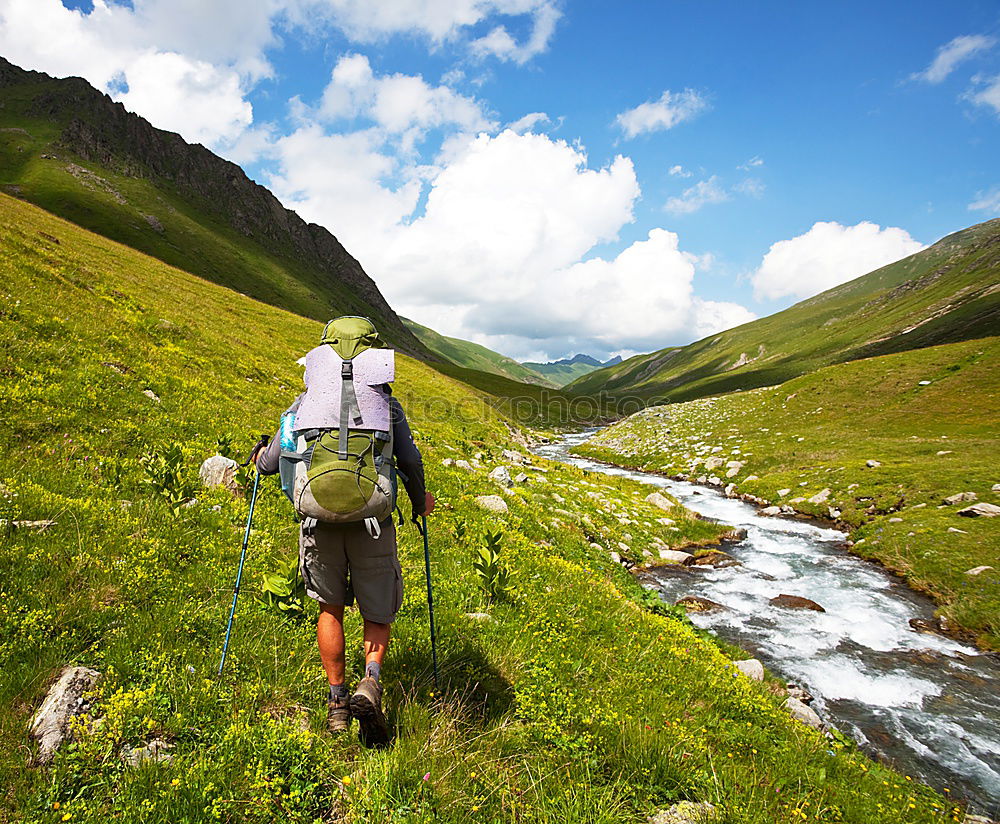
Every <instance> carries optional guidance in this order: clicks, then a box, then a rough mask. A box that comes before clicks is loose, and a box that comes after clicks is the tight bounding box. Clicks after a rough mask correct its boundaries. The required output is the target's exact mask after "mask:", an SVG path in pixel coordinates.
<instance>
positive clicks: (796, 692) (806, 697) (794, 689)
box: [785, 683, 813, 704]
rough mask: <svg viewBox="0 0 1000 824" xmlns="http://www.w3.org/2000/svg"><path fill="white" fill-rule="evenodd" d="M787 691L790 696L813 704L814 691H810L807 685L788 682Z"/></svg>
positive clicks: (804, 702)
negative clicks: (802, 685)
mask: <svg viewBox="0 0 1000 824" xmlns="http://www.w3.org/2000/svg"><path fill="white" fill-rule="evenodd" d="M785 692H786V694H787V695H788V697H789V698H794V699H796V700H798V701H801V702H802V703H803V704H811V703H812V701H813V697H812V693H810V692H809V690H807V689H806V688H805V687H800V686H799V685H798V684H791V683H790V684H787V685H786V686H785Z"/></svg>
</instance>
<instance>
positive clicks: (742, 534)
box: [719, 526, 747, 544]
mask: <svg viewBox="0 0 1000 824" xmlns="http://www.w3.org/2000/svg"><path fill="white" fill-rule="evenodd" d="M746 538H747V531H746V530H745V529H743V527H740V526H735V527H733V528H732V529H727V530H726V531H725V532H723V533H722V534H721V535H720V536H719V540H720V541H721V542H722V543H725V544H738V543H739V542H740V541H745V540H746Z"/></svg>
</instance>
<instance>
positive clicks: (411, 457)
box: [389, 398, 434, 515]
mask: <svg viewBox="0 0 1000 824" xmlns="http://www.w3.org/2000/svg"><path fill="white" fill-rule="evenodd" d="M389 407H390V412H391V415H392V442H393V447H392V454H393V457H394V458H395V460H396V467H397V468H398V469H399V473H400V477H402V479H403V486H404V487H405V489H406V494H407V496H408V497H409V499H410V506H412V507H413V514H414V515H429V514H430V511H431V510H432V509H433V508H434V496H433V495H431V494H430V493H429V492H428V491H427V488H426V486H425V485H424V462H423V458H422V457H421V456H420V450H419V449H417V445H416V444H415V443H414V442H413V433H412V432H411V431H410V424H409V423H408V422H407V420H406V413H405V412H404V411H403V407H402V405H401V404H400V403H399V401H398V400H396V399H395V398H390V400H389Z"/></svg>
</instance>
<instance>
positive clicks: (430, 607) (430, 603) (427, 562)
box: [413, 514, 438, 690]
mask: <svg viewBox="0 0 1000 824" xmlns="http://www.w3.org/2000/svg"><path fill="white" fill-rule="evenodd" d="M420 521H421V522H420V523H418V522H417V516H416V514H414V516H413V523H415V524H416V525H417V529H419V530H420V534H421V535H422V536H423V538H424V572H425V574H426V576H427V612H428V613H429V615H430V619H431V660H432V661H433V662H434V689H435V690H436V689H438V654H437V633H436V632H435V631H434V590H433V588H432V587H431V549H430V543H429V541H428V539H427V516H426V515H421V516H420Z"/></svg>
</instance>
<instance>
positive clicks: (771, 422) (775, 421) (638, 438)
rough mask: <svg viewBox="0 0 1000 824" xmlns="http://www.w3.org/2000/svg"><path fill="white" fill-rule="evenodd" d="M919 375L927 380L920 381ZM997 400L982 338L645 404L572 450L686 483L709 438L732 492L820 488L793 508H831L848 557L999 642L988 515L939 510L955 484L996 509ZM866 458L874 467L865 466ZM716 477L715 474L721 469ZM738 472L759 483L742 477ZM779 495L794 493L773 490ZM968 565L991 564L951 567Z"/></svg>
mask: <svg viewBox="0 0 1000 824" xmlns="http://www.w3.org/2000/svg"><path fill="white" fill-rule="evenodd" d="M925 380H927V381H930V382H931V383H930V384H929V385H927V386H921V385H920V382H921V381H925ZM998 408H1000V339H998V338H987V339H983V340H975V341H967V342H964V343H953V344H946V345H943V346H935V347H929V348H925V349H919V350H916V351H913V352H904V353H900V354H895V355H886V356H882V357H878V358H871V359H866V360H860V361H854V362H851V363H846V364H840V365H837V366H831V367H827V368H826V369H821V370H819V371H817V372H815V373H813V374H810V375H805V376H803V377H800V378H796V379H795V380H791V381H788V382H787V383H785V384H782V385H781V386H777V387H772V388H767V389H758V390H753V391H750V392H743V393H734V394H731V395H725V396H723V397H719V398H710V399H703V400H698V401H691V402H688V403H684V404H672V405H668V406H663V407H653V408H650V409H648V410H646V411H644V412H641V413H639V414H637V415H635V416H633V417H631V418H628V419H626V420H624V421H622V422H620V423H618V424H616V425H615V426H613V427H611V428H609V429H608V430H606V431H604V432H602V433H600V434H599V436H598V437H596V438H595V439H593V440H592V441H590V442H588V443H587V444H585V445H584V446H583V447H582V450H583V451H585V452H587V453H588V454H591V455H594V456H597V457H601V458H605V459H608V460H614V461H616V462H624V463H627V464H631V465H635V466H640V467H643V468H648V469H653V470H656V471H661V472H666V473H668V474H674V473H685V474H687V475H689V476H690V477H695V476H699V475H703V474H706V471H705V469H704V467H703V466H700V467H699V465H693V464H692V461H700V462H701V464H703V463H704V458H706V457H708V456H710V454H711V453H710V450H711V448H712V447H713V446H722V447H723V449H722V451H721V452H719V453H718V454H720V455H724V456H726V460H730V459H735V458H736V457H739V456H738V455H737V456H733V455H731V454H730V452H731V450H732V449H734V448H735V449H738V450H739V451H740V452H741V453H742V454H743V455H745V456H746V457H739V460H742V461H745V465H744V466H743V468H742V469H741V470H740V472H739V474H738V475H737V476H736V477H735V478H733V479H732V480H733V481H735V482H736V484H737V486H738V491H739V492H741V493H748V494H752V495H756V496H758V497H761V498H764V499H767V500H769V501H772V502H776V503H784V502H787V501H789V500H790V499H793V498H800V499H802V498H806V499H807V498H809V497H811V496H813V495H815V494H816V493H817V492H820V491H821V490H822V489H824V488H829V489H830V490H831V495H830V500H829V501H828V502H826V503H823V504H811V503H809V502H808V500H800V501H798V502H795V503H794V504H793V506H795V508H796V509H798V510H799V511H803V512H809V513H811V514H814V515H819V516H822V517H826V516H827V515H828V508H829V507H830V506H834V507H836V508H838V509H841V510H842V515H841V519H842V520H843V521H844V522H845V523H846V524H848V525H849V526H850V527H852V528H853V533H852V538H853V539H854V540H856V541H862V540H863V541H864V542H863V543H858V544H856V545H855V547H854V551H855V552H856V553H858V554H860V555H863V556H864V557H867V558H873V559H876V560H878V561H880V562H882V563H884V564H886V565H887V566H889V567H890V568H892V569H893V570H895V571H897V572H899V573H901V574H903V575H905V576H906V578H907V579H908V580H909V581H910V583H911V584H913V585H914V586H916V587H917V588H919V589H922V590H925V591H926V592H928V593H930V594H932V595H933V596H934V597H935V598H936V599H937V600H938V602H939V603H940V604H941V605H942V608H941V612H942V613H943V614H944V615H946V616H947V617H949V618H951V619H952V620H954V621H956V622H958V623H959V624H961V625H963V626H965V627H967V628H969V629H971V630H973V631H974V632H976V633H977V634H978V635H979V638H980V641H981V642H983V643H984V644H985V645H987V646H989V647H992V648H994V649H1000V519H998V518H978V519H973V518H961V517H958V516H957V515H956V514H955V513H956V511H957V510H958V509H960V508H961V507H955V506H949V507H941V506H940V505H941V504H942V499H943V498H945V497H947V496H949V495H953V494H955V493H957V492H965V491H971V492H975V493H976V494H977V495H978V497H979V500H980V501H987V502H991V503H996V504H1000V493H996V492H993V491H992V487H993V485H994V484H995V483H998V482H1000V473H998V471H997V466H996V434H997V429H998V423H1000V413H998V411H997V410H998ZM939 452H946V453H947V454H943V455H941V454H938V453H939ZM685 455H687V456H689V457H685ZM869 459H874V460H878V461H880V462H881V463H882V466H880V467H878V468H868V467H866V462H867V461H868V460H869ZM725 471H726V470H725V469H723V470H721V471H719V470H716V473H717V475H718V476H720V477H724V473H725ZM707 474H712V473H711V472H709V473H707ZM751 475H757V476H759V480H752V481H747V480H745V479H746V478H747V477H748V476H751ZM725 482H726V483H728V482H729V479H725ZM852 486H853V488H852ZM780 489H791V490H793V491H792V492H790V493H788V494H787V495H785V496H783V497H782V496H779V495H778V494H777V493H778V490H780ZM897 508H898V511H896V510H897ZM871 510H874V511H871ZM895 518H898V519H901V520H899V521H896V522H893V521H892V520H891V519H895ZM949 527H952V528H956V529H961V530H964V531H965V533H966V534H962V533H954V532H949V531H948V529H949ZM980 565H992V566H994V567H995V569H994V570H993V571H989V572H986V573H983V574H981V575H979V576H975V577H972V576H968V575H965V574H964V573H965V570H967V569H970V568H972V567H975V566H980Z"/></svg>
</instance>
